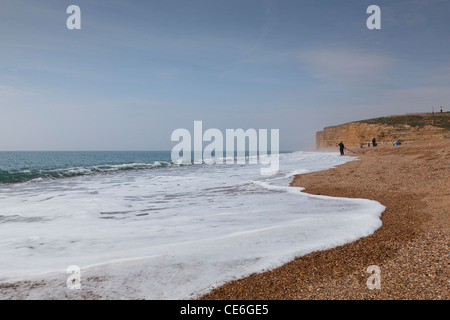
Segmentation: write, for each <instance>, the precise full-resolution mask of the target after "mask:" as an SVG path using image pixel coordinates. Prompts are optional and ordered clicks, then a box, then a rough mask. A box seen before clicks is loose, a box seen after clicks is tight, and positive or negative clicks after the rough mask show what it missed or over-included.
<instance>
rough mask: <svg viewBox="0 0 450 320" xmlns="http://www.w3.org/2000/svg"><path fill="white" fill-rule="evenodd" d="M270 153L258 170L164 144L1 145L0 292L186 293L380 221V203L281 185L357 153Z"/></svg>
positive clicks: (349, 236) (45, 295)
mask: <svg viewBox="0 0 450 320" xmlns="http://www.w3.org/2000/svg"><path fill="white" fill-rule="evenodd" d="M278 157H279V169H278V171H277V172H276V173H274V174H272V175H268V176H267V175H261V170H260V169H261V168H262V167H264V166H267V165H266V164H263V163H262V162H259V161H258V162H257V163H256V164H254V163H250V161H248V160H249V159H247V160H246V161H245V163H243V164H238V163H237V161H236V163H232V164H230V163H223V164H218V163H214V164H210V163H200V164H198V163H197V164H194V163H184V164H179V163H178V164H176V163H173V162H172V161H171V154H170V152H169V151H167V152H156V151H147V152H128V151H123V152H106V151H104V152H93V151H91V152H0V298H3V299H4V298H14V297H20V298H21V299H77V298H80V299H82V298H88V299H90V298H93V299H152V300H167V299H194V298H196V297H199V296H201V295H202V294H205V293H207V292H209V291H211V290H212V289H214V288H216V287H218V286H220V285H222V284H224V283H226V282H229V281H232V280H236V279H239V278H243V277H245V276H248V275H250V274H252V273H256V272H263V271H266V270H270V269H273V268H276V267H278V266H281V265H282V264H284V263H287V262H289V261H291V260H293V259H294V258H296V257H299V256H302V255H305V254H308V253H311V252H313V251H317V250H325V249H329V248H333V247H336V246H339V245H343V244H345V243H349V242H352V241H355V240H357V239H359V238H361V237H365V236H368V235H370V234H372V233H373V232H375V231H376V230H377V229H378V228H380V226H381V220H380V217H381V213H382V212H383V211H384V209H385V207H384V206H382V205H381V204H380V203H378V202H375V201H371V200H366V199H347V198H335V197H327V196H320V195H311V194H307V193H305V192H303V188H301V187H290V186H289V184H290V182H291V181H292V179H293V177H294V175H296V174H303V173H308V172H313V171H319V170H326V169H329V168H333V167H335V166H338V165H341V164H344V163H346V162H349V161H358V159H357V158H355V157H347V156H339V155H338V153H337V152H331V153H330V152H311V151H297V152H282V153H280V154H279V155H278ZM74 270H75V271H74ZM13 282H15V283H16V284H17V285H15V286H9V285H7V284H10V283H13ZM73 283H75V284H77V286H72V284H73Z"/></svg>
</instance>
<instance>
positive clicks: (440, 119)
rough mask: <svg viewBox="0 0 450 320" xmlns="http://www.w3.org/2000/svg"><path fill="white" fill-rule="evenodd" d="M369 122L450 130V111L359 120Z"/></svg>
mask: <svg viewBox="0 0 450 320" xmlns="http://www.w3.org/2000/svg"><path fill="white" fill-rule="evenodd" d="M357 122H360V123H368V124H385V125H390V126H395V125H409V126H412V127H424V126H426V125H430V126H435V127H440V128H444V129H445V130H449V131H450V112H443V113H440V112H437V113H434V114H432V113H421V114H409V115H402V116H389V117H381V118H374V119H368V120H361V121H357Z"/></svg>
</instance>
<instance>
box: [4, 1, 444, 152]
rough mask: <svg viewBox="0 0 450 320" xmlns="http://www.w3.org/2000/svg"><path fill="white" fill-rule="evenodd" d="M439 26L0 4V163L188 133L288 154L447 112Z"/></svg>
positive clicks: (407, 4) (305, 6)
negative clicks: (361, 130) (5, 155)
mask: <svg viewBox="0 0 450 320" xmlns="http://www.w3.org/2000/svg"><path fill="white" fill-rule="evenodd" d="M72 4H75V5H78V6H79V7H80V8H81V30H69V29H68V28H67V27H66V20H67V18H68V17H69V16H70V15H69V14H67V13H66V9H67V7H68V6H69V5H72ZM371 4H376V5H378V6H379V7H380V8H381V30H369V29H368V28H367V27H366V20H367V18H368V17H369V16H370V15H369V14H367V13H366V10H367V7H368V6H369V5H371ZM449 17H450V1H448V0H426V1H425V0H405V1H402V0H396V1H392V0H390V1H384V0H383V1H382V0H371V1H365V0H345V1H336V0H308V1H303V0H277V1H272V0H220V1H219V0H160V1H156V0H155V1H153V0H145V1H144V0H142V1H141V0H139V1H138V0H128V1H125V0H123V1H120V0H70V1H65V0H52V1H51V0H41V1H35V0H1V2H0V150H170V149H171V148H172V147H173V146H174V145H175V143H174V142H171V140H170V137H171V133H172V132H173V131H174V130H175V129H177V128H186V129H188V130H191V132H193V122H194V120H202V121H203V128H204V130H206V129H208V128H218V129H220V130H225V129H227V128H228V129H238V128H242V129H248V128H255V129H279V130H280V149H282V150H302V149H308V148H311V147H314V145H315V132H316V131H318V130H321V129H322V128H323V127H324V126H329V125H337V124H341V123H345V122H349V121H354V120H361V119H368V118H373V117H380V116H387V115H392V114H404V113H413V112H431V110H432V107H433V106H434V107H435V110H437V108H440V106H444V109H445V110H449V109H450V90H449V87H450V37H449V34H450V19H449Z"/></svg>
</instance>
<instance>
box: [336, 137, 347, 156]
mask: <svg viewBox="0 0 450 320" xmlns="http://www.w3.org/2000/svg"><path fill="white" fill-rule="evenodd" d="M338 146H339V150H340V151H341V156H343V155H344V149H345V146H344V144H343V143H342V141H341V143H339V144H338Z"/></svg>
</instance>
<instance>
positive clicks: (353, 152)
mask: <svg viewBox="0 0 450 320" xmlns="http://www.w3.org/2000/svg"><path fill="white" fill-rule="evenodd" d="M345 150H348V151H351V152H353V153H356V152H355V151H353V150H350V149H349V148H347V147H345Z"/></svg>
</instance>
